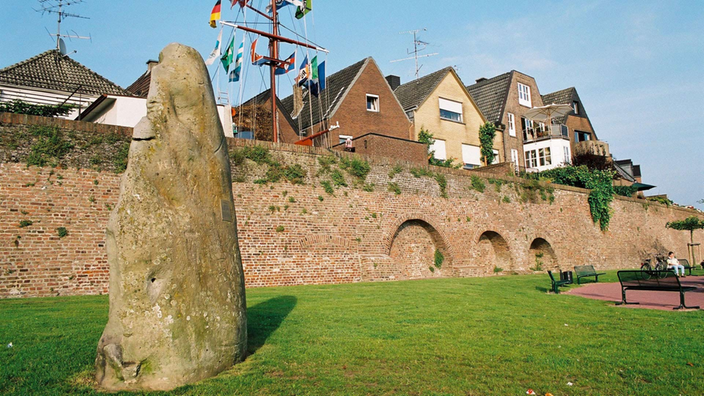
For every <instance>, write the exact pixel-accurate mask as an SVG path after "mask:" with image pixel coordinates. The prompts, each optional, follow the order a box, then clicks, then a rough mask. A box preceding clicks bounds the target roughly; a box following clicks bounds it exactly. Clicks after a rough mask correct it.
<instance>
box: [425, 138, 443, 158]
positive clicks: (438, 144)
mask: <svg viewBox="0 0 704 396" xmlns="http://www.w3.org/2000/svg"><path fill="white" fill-rule="evenodd" d="M428 150H429V151H434V152H435V153H434V154H433V157H435V159H439V160H443V161H444V160H446V159H447V153H446V152H445V141H444V140H440V139H435V142H434V143H433V144H431V145H430V147H428Z"/></svg>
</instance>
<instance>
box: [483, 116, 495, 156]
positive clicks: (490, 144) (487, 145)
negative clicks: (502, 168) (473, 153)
mask: <svg viewBox="0 0 704 396" xmlns="http://www.w3.org/2000/svg"><path fill="white" fill-rule="evenodd" d="M495 137H496V126H494V124H493V123H491V122H487V123H485V124H484V125H482V126H480V127H479V144H480V145H481V154H482V157H481V160H482V161H483V162H484V165H489V164H491V163H492V162H494V157H495V154H494V138H495Z"/></svg>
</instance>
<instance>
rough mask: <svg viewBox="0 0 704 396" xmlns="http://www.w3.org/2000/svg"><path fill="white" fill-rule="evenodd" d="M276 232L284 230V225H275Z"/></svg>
mask: <svg viewBox="0 0 704 396" xmlns="http://www.w3.org/2000/svg"><path fill="white" fill-rule="evenodd" d="M276 232H284V226H277V227H276Z"/></svg>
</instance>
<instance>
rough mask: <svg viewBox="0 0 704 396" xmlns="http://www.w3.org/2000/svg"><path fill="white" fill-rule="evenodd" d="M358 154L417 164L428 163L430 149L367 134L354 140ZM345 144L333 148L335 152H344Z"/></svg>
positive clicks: (404, 141) (402, 140) (399, 140)
mask: <svg viewBox="0 0 704 396" xmlns="http://www.w3.org/2000/svg"><path fill="white" fill-rule="evenodd" d="M353 145H354V148H355V152H356V153H357V154H361V155H365V156H372V157H386V158H393V159H403V160H405V161H407V162H413V163H417V164H427V163H428V148H427V146H426V145H425V144H424V143H420V142H416V141H413V140H407V139H401V138H396V137H391V136H384V135H377V134H372V133H370V134H366V135H362V136H360V137H357V138H354V139H353ZM344 149H345V143H340V144H338V145H335V146H333V150H338V151H343V150H344Z"/></svg>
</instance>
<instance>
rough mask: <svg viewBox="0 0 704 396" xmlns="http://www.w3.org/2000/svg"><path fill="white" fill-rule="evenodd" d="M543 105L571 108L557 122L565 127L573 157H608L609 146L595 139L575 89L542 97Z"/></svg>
mask: <svg viewBox="0 0 704 396" xmlns="http://www.w3.org/2000/svg"><path fill="white" fill-rule="evenodd" d="M543 103H545V104H552V103H555V104H566V105H570V106H572V112H571V113H570V114H568V115H566V116H565V117H563V118H561V119H559V120H558V121H559V123H561V124H564V125H566V126H567V129H568V131H569V135H570V142H571V147H572V154H573V155H580V154H593V155H599V156H604V157H607V158H608V157H610V153H609V145H608V143H606V142H602V141H599V139H598V138H597V136H596V132H594V127H593V126H592V122H591V121H590V120H589V116H588V115H587V111H586V110H585V109H584V104H583V103H582V100H581V99H580V98H579V94H578V93H577V89H576V88H574V87H570V88H566V89H563V90H560V91H556V92H552V93H549V94H546V95H543Z"/></svg>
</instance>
